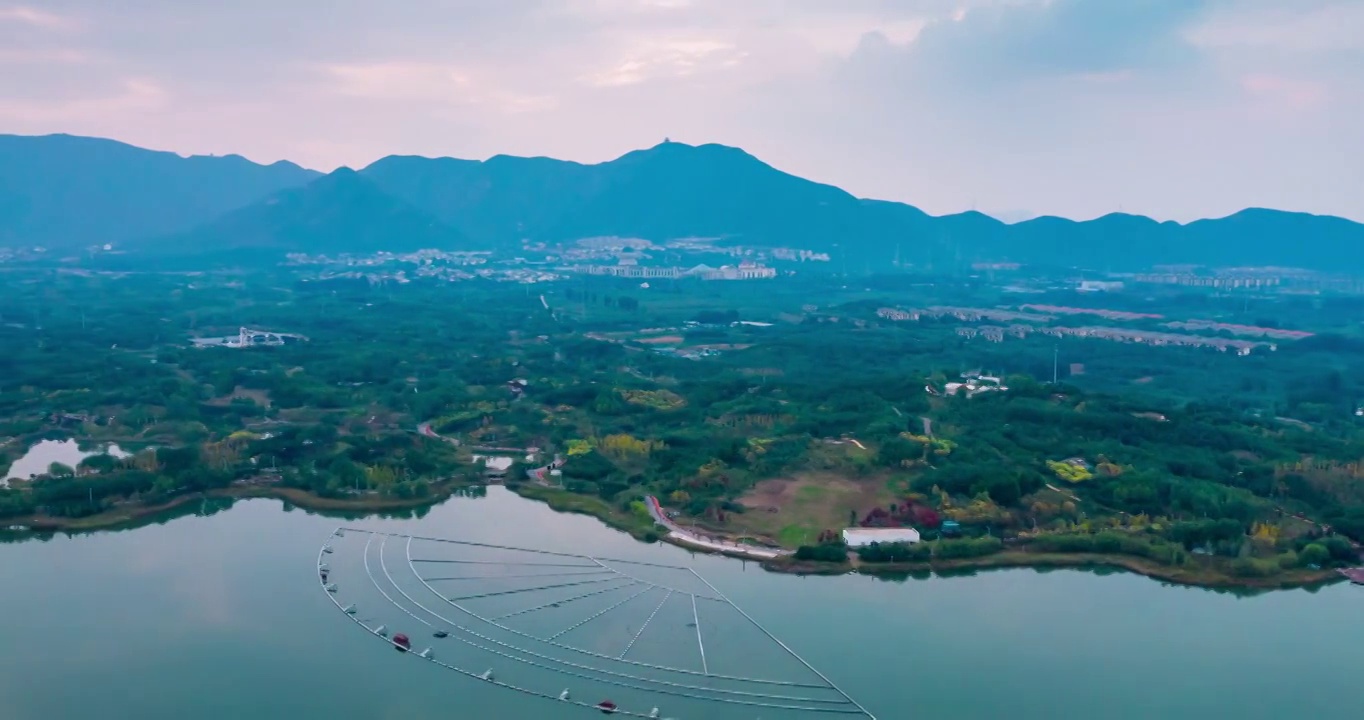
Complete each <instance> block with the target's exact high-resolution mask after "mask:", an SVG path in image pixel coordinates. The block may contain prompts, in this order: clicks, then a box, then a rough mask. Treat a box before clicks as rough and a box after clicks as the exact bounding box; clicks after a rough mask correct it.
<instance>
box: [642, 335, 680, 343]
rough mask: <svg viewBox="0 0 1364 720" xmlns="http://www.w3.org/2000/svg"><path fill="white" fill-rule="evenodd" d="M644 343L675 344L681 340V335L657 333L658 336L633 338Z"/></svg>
mask: <svg viewBox="0 0 1364 720" xmlns="http://www.w3.org/2000/svg"><path fill="white" fill-rule="evenodd" d="M635 342H641V343H644V344H645V345H676V344H678V343H681V342H682V336H681V335H659V336H658V337H642V338H638V339H636V340H635Z"/></svg>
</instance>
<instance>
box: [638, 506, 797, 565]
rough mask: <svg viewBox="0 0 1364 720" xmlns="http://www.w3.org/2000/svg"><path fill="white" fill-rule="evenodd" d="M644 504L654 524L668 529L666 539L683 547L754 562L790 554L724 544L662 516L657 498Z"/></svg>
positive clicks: (750, 546)
mask: <svg viewBox="0 0 1364 720" xmlns="http://www.w3.org/2000/svg"><path fill="white" fill-rule="evenodd" d="M644 504H645V505H647V506H648V508H649V514H650V515H652V516H653V517H654V522H656V523H658V524H659V525H662V526H663V527H666V528H668V537H671V538H673V539H674V540H677V541H678V542H680V543H683V544H685V545H691V546H694V547H699V548H703V549H706V550H713V551H715V552H720V553H725V554H726V555H736V556H739V557H746V558H751V559H754V560H771V559H772V558H777V557H781V556H783V555H790V554H791V553H790V551H789V550H771V549H767V548H760V547H754V546H752V545H740V544H739V543H732V542H725V541H723V540H716V539H714V538H709V537H706V536H704V535H700V534H698V533H696V532H693V531H691V530H687V529H685V528H683V527H682V526H680V525H678V524H677V523H675V522H673V521H672V519H671V518H669V517H668V516H667V515H666V514H664V512H663V507H662V506H661V505H659V504H658V498H656V497H654V496H652V495H650V496H649V497H648V498H647V499H646V500H645V502H644Z"/></svg>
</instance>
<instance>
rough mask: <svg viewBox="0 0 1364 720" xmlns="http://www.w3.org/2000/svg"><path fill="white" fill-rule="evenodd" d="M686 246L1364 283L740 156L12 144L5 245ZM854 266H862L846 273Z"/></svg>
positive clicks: (1220, 230) (1355, 237) (292, 248)
mask: <svg viewBox="0 0 1364 720" xmlns="http://www.w3.org/2000/svg"><path fill="white" fill-rule="evenodd" d="M597 236H622V237H638V238H646V239H649V240H654V241H665V240H669V239H676V238H685V237H712V238H721V240H720V241H719V242H721V243H730V244H743V245H750V246H761V247H790V248H801V249H809V250H816V251H823V252H830V253H832V254H834V255H835V256H836V259H839V258H841V259H842V260H843V264H844V266H845V267H848V268H849V269H853V268H855V269H857V270H862V269H869V270H879V269H885V268H887V267H889V266H890V264H891V263H892V262H893V261H894V260H896V259H899V260H900V261H901V262H902V263H912V264H915V265H919V266H932V267H936V268H946V267H960V266H961V265H963V264H965V263H970V262H982V261H991V262H1009V261H1012V262H1020V263H1029V264H1046V265H1055V266H1067V267H1070V266H1079V267H1086V268H1092V269H1098V270H1138V269H1143V268H1147V267H1150V266H1152V265H1158V264H1202V265H1218V266H1228V265H1278V266H1290V267H1304V268H1311V269H1318V270H1330V271H1340V272H1359V271H1361V270H1364V225H1361V224H1359V223H1356V222H1353V221H1350V220H1346V219H1343V218H1337V217H1329V216H1317V215H1309V214H1305V213H1294V212H1284V211H1278V210H1266V209H1255V208H1252V209H1247V210H1243V211H1241V212H1239V213H1236V214H1234V215H1231V216H1229V217H1225V218H1219V219H1209V220H1199V221H1195V222H1192V223H1188V224H1180V223H1174V222H1158V221H1156V220H1153V219H1151V218H1147V217H1143V216H1139V215H1127V214H1111V215H1105V216H1103V217H1100V218H1096V219H1094V220H1088V221H1072V220H1067V219H1064V218H1057V217H1040V218H1035V219H1032V220H1028V221H1025V222H1021V223H1014V224H1006V223H1003V222H1001V221H999V220H996V219H994V218H991V217H989V216H987V215H983V214H981V213H976V212H967V213H959V214H954V215H944V216H931V215H929V214H927V213H925V212H923V211H922V210H919V209H918V208H915V207H913V206H911V205H907V204H903V203H896V202H886V201H879V200H867V199H861V198H857V197H854V196H853V195H851V194H849V193H847V192H844V191H843V190H840V189H839V188H836V187H833V186H831V185H823V184H820V183H816V182H812V181H809V180H805V179H802V178H799V177H796V176H794V175H790V174H787V173H784V172H781V171H780V170H777V169H775V168H773V167H771V166H770V165H767V164H765V163H763V162H762V161H760V160H758V159H757V158H755V157H753V156H752V155H749V154H748V153H746V152H744V151H742V150H739V149H737V148H732V147H726V146H723V145H700V146H691V145H685V144H682V143H673V142H665V143H663V144H660V145H658V146H655V147H653V148H649V149H646V150H637V151H634V152H630V153H627V154H626V155H624V156H622V157H620V158H617V159H615V160H612V161H609V162H604V163H599V164H595V165H584V164H580V163H574V162H567V161H561V160H554V159H550V158H522V157H511V156H505V155H498V156H494V157H492V158H489V159H488V160H484V161H474V160H458V159H453V158H424V157H413V156H390V157H386V158H383V159H381V160H379V161H377V162H375V163H373V164H371V165H370V166H368V167H366V168H363V169H362V170H359V171H355V170H351V169H348V168H342V169H340V170H337V171H335V172H333V173H330V174H326V175H323V174H321V173H317V172H314V171H311V170H307V169H304V168H301V167H299V166H297V165H294V164H292V163H288V162H278V163H274V164H272V165H260V164H256V163H252V162H251V161H249V160H246V159H245V158H242V157H240V156H236V155H228V156H221V157H217V156H215V157H202V156H195V157H182V156H179V155H176V154H174V153H167V152H157V151H151V150H144V149H141V148H136V147H133V146H131V145H126V144H123V143H119V142H115V141H112V140H102V139H97V138H84V137H73V136H68V135H48V136H39V137H32V136H13V135H0V246H12V247H13V246H43V247H47V248H49V249H52V250H54V251H62V252H70V251H76V250H79V249H82V248H86V247H89V246H99V245H104V244H106V243H107V244H113V245H116V246H118V247H119V248H120V249H125V250H127V251H129V252H130V253H134V254H145V255H147V256H153V257H154V256H157V255H180V256H197V255H202V256H204V257H211V256H226V257H230V256H232V255H234V254H237V253H249V254H251V255H253V256H267V257H268V256H277V255H282V254H283V253H286V252H309V253H329V254H337V253H343V252H351V253H366V252H374V251H378V250H391V251H403V250H411V249H418V248H426V247H435V248H441V249H493V250H496V249H512V248H519V247H520V246H521V244H522V242H523V241H532V242H547V243H555V242H563V241H571V240H575V239H578V238H584V237H597ZM849 263H853V264H852V265H849Z"/></svg>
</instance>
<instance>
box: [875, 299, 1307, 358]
mask: <svg viewBox="0 0 1364 720" xmlns="http://www.w3.org/2000/svg"><path fill="white" fill-rule="evenodd" d="M1019 310H1031V311H1035V312H1031V313H1027V312H1016V311H1013V310H1003V309H996V308H969V307H950V306H933V307H928V308H910V309H903V308H890V307H883V308H880V309H878V310H877V311H876V315H877V317H879V318H882V319H884V320H890V321H892V322H907V321H917V320H919V319H921V318H924V317H929V318H942V317H951V318H954V319H956V320H960V321H962V322H969V323H979V322H981V321H982V320H990V321H994V322H1002V323H1009V324H1007V325H993V324H991V325H979V324H975V325H968V326H963V327H958V328H957V329H956V333H957V335H959V336H961V337H964V338H968V339H970V338H977V337H979V338H982V339H984V340H987V341H990V342H1003V341H1004V340H1005V339H1006V338H1009V337H1013V338H1020V339H1021V338H1025V337H1027V336H1028V335H1030V334H1032V333H1042V334H1044V335H1052V336H1055V337H1063V336H1070V337H1079V338H1097V339H1100V340H1110V341H1113V342H1127V343H1142V344H1146V345H1151V346H1154V347H1166V346H1169V347H1206V348H1212V349H1214V350H1217V351H1218V352H1235V353H1236V354H1237V355H1249V354H1251V352H1252V351H1253V350H1255V349H1256V348H1265V349H1268V350H1270V351H1274V350H1277V349H1278V345H1277V343H1275V342H1273V341H1274V340H1299V339H1302V338H1305V337H1310V336H1311V335H1312V333H1309V332H1303V331H1299V330H1280V329H1278V328H1266V327H1258V326H1251V325H1235V324H1231V323H1219V322H1212V321H1208V320H1189V321H1183V322H1167V323H1164V326H1165V327H1167V328H1170V329H1173V330H1191V331H1208V332H1225V333H1229V334H1232V335H1240V336H1246V337H1256V338H1263V339H1262V340H1242V339H1234V338H1226V337H1210V336H1206V335H1195V334H1188V333H1175V332H1161V331H1156V330H1142V329H1137V328H1118V327H1105V326H1093V325H1084V326H1079V327H1068V326H1061V325H1051V324H1049V323H1051V322H1052V321H1054V320H1056V319H1057V317H1058V316H1060V315H1094V316H1097V317H1102V318H1106V319H1109V320H1117V321H1143V320H1159V319H1162V316H1160V315H1153V314H1150V313H1134V312H1125V311H1121V310H1102V309H1089V308H1073V307H1065V306H1059V305H1023V306H1021V307H1020V308H1019ZM1037 311H1040V312H1037ZM1041 313H1047V314H1041Z"/></svg>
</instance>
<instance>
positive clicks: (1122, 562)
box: [509, 485, 1344, 591]
mask: <svg viewBox="0 0 1364 720" xmlns="http://www.w3.org/2000/svg"><path fill="white" fill-rule="evenodd" d="M520 487H523V488H535V490H532V491H530V492H521V491H520V490H518V489H517V488H516V487H512V486H509V489H511V490H512V491H513V492H516V493H517V494H518V495H521V496H522V497H525V498H529V499H533V500H541V499H542V496H545V495H552V496H554V497H556V498H558V499H557V502H558V503H572V502H573V499H575V498H578V499H581V502H583V503H584V505H583V506H581V507H575V508H573V509H568V510H563V509H561V508H560V507H558V506H556V501H548V500H546V502H547V503H548V504H549V505H550V507H551V508H553V509H554V510H557V511H560V512H577V513H580V514H585V515H592V516H593V517H596V518H597V519H598V520H601V521H602V522H603V523H605V524H606V525H607V526H609V527H613V528H616V529H617V530H623V531H625V532H628V533H630V534H631V535H633V536H635V537H636V538H637V539H644V538H643V537H641V535H640V534H639V533H638V530H639V528H638V524H637V523H636V524H633V525H631V526H627V525H625V524H623V523H622V521H621V517H622V516H624V515H625V514H624V513H622V512H620V511H617V510H615V509H614V508H612V507H611V506H610V505H609V504H607V503H606V502H605V501H602V500H599V499H597V498H589V497H586V496H581V495H575V494H573V493H570V492H568V491H565V490H556V489H552V488H541V487H538V486H530V485H522V486H520ZM646 502H647V500H646ZM629 517H630V518H632V519H634V518H633V516H629ZM655 528H656V529H655V531H654V533H655V536H656V537H655V538H654V539H657V540H658V541H661V542H666V543H668V544H669V545H675V546H677V547H680V548H683V549H685V550H688V551H691V552H699V553H705V554H707V555H723V556H725V557H729V558H732V559H738V560H744V561H752V562H756V563H758V564H759V566H760V567H762V568H763V569H764V570H766V571H768V572H773V573H782V574H788V575H850V574H860V575H872V576H879V575H913V574H920V573H930V574H934V575H937V574H951V573H964V572H971V571H976V570H990V569H1008V568H1018V569H1023V568H1033V569H1036V570H1046V569H1050V568H1108V569H1114V570H1121V571H1124V572H1130V573H1133V574H1136V575H1141V576H1143V577H1147V578H1150V579H1152V580H1158V581H1161V582H1166V583H1170V584H1172V585H1181V586H1185V587H1198V588H1204V589H1210V590H1242V591H1268V590H1291V589H1296V588H1310V587H1320V586H1324V585H1330V584H1334V583H1336V582H1339V581H1341V580H1344V578H1343V577H1342V576H1341V575H1340V573H1338V572H1336V571H1335V570H1334V569H1330V568H1325V569H1322V570H1291V571H1285V572H1281V573H1279V574H1276V575H1271V576H1268V577H1239V576H1235V575H1229V574H1227V573H1224V572H1221V571H1220V570H1219V569H1217V568H1213V567H1196V566H1189V565H1185V566H1169V565H1160V564H1158V563H1155V562H1152V561H1151V560H1149V559H1147V558H1142V557H1137V556H1134V555H1106V554H1100V553H1040V552H1028V551H1026V550H1005V551H1002V552H998V553H994V554H992V555H985V556H983V557H975V558H954V559H951V560H939V561H934V562H913V563H863V562H847V563H824V562H813V561H802V560H796V559H795V558H794V557H791V556H789V555H785V556H782V557H777V558H760V557H754V556H747V555H745V554H743V552H742V550H741V549H737V548H736V549H734V550H729V549H728V548H719V547H714V546H711V545H708V544H699V543H691V542H688V540H687V538H685V537H683V536H679V535H677V534H676V533H673V532H671V531H666V529H667V526H665V525H657V524H656V525H655ZM660 528H661V529H663V530H665V532H659V531H658V529H660Z"/></svg>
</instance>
